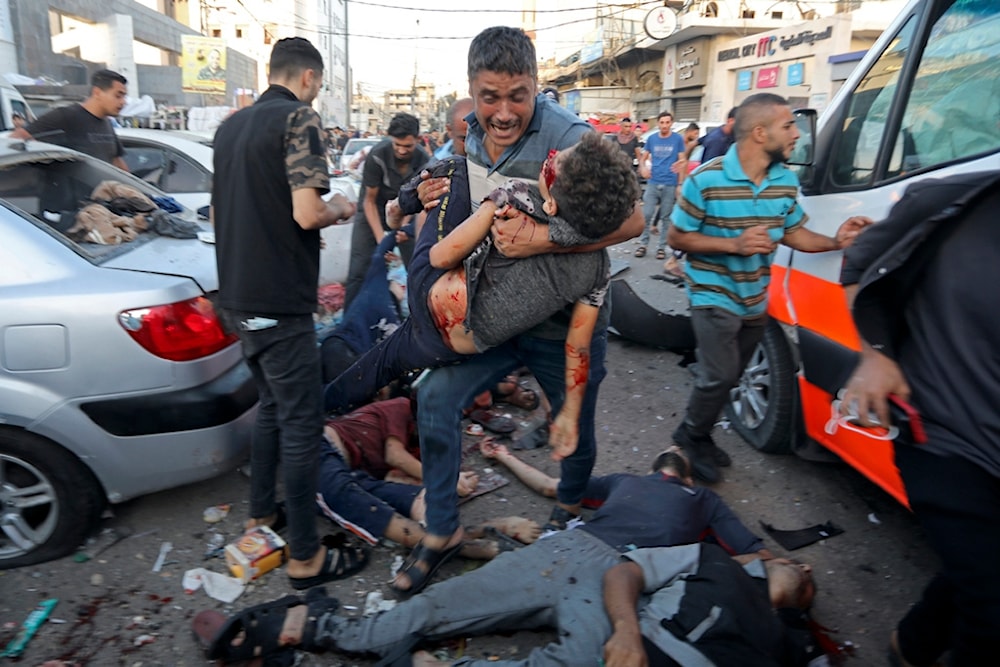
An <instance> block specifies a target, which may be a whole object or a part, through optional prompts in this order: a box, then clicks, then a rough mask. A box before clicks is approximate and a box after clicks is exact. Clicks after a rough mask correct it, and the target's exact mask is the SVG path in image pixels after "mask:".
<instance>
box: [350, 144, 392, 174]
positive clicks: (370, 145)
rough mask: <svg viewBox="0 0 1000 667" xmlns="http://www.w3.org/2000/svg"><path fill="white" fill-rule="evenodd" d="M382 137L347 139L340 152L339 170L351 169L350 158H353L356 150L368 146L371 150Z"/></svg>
mask: <svg viewBox="0 0 1000 667" xmlns="http://www.w3.org/2000/svg"><path fill="white" fill-rule="evenodd" d="M382 139H383V137H364V138H361V137H357V138H354V139H350V140H348V142H347V143H346V144H345V145H344V152H343V153H341V154H340V170H341V171H343V172H349V171H351V160H353V159H354V157H355V153H357V152H358V151H360V150H362V149H364V148H366V147H367V148H368V149H369V150H371V149H372V148H374V147H375V146H377V145H378V143H379V142H380V141H382Z"/></svg>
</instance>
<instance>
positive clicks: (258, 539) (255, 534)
mask: <svg viewBox="0 0 1000 667" xmlns="http://www.w3.org/2000/svg"><path fill="white" fill-rule="evenodd" d="M287 559H288V545H287V544H286V543H285V541H284V540H283V539H281V537H279V536H278V534H277V533H275V532H274V531H273V530H271V529H270V528H268V527H267V526H255V527H253V528H251V529H250V530H248V531H247V532H245V533H244V534H243V535H242V536H241V537H240V538H239V539H238V540H236V541H235V542H233V543H231V544H227V545H226V565H228V566H229V570H230V571H231V572H232V573H233V576H234V577H236V578H237V579H240V580H242V581H243V582H244V583H246V582H248V581H251V580H253V579H257V578H258V577H260V576H261V575H262V574H264V573H266V572H270V571H271V570H273V569H274V568H276V567H280V566H281V565H282V564H283V563H284V562H285V561H286V560H287Z"/></svg>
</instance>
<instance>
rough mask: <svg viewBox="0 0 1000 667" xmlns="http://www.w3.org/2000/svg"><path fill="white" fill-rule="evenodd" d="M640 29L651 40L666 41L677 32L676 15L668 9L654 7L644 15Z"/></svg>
mask: <svg viewBox="0 0 1000 667" xmlns="http://www.w3.org/2000/svg"><path fill="white" fill-rule="evenodd" d="M642 27H643V28H644V29H645V31H646V34H647V35H649V36H650V38H651V39H656V40H660V39H666V38H667V37H670V35H672V34H674V32H675V31H676V30H677V14H676V13H674V10H672V9H670V8H669V7H654V8H653V9H651V10H650V11H649V13H648V14H646V18H645V20H644V21H643V22H642Z"/></svg>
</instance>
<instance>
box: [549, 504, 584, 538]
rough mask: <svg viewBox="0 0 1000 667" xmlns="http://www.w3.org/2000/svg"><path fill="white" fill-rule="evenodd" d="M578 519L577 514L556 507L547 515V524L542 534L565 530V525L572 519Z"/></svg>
mask: <svg viewBox="0 0 1000 667" xmlns="http://www.w3.org/2000/svg"><path fill="white" fill-rule="evenodd" d="M579 518H580V515H579V514H573V513H572V512H570V511H569V510H568V509H565V508H563V507H560V506H559V505H556V506H555V507H553V508H552V514H550V515H549V522H548V523H546V524H545V526H544V527H543V528H542V532H543V533H547V532H549V531H560V530H566V524H568V523H569V522H570V521H572V520H573V519H579Z"/></svg>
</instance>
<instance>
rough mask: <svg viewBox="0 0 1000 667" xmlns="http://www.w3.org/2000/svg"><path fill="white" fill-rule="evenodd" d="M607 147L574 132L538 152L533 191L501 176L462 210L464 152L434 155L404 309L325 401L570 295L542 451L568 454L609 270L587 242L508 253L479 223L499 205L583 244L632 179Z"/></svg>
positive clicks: (452, 355)
mask: <svg viewBox="0 0 1000 667" xmlns="http://www.w3.org/2000/svg"><path fill="white" fill-rule="evenodd" d="M613 148H614V147H613V146H611V145H610V144H608V142H606V141H604V140H603V139H602V138H601V137H600V135H597V134H588V135H585V136H584V137H583V138H582V139H581V141H580V143H578V144H577V145H575V146H573V147H571V148H568V149H565V150H563V151H560V152H555V151H553V152H552V153H551V154H550V156H549V159H548V160H546V162H545V164H544V165H543V167H542V171H541V174H540V175H539V183H538V187H537V188H535V187H534V186H529V185H527V184H526V183H524V182H523V181H516V180H509V181H507V182H505V183H504V184H503V185H502V186H501V187H499V188H497V189H496V190H494V191H493V192H492V193H491V194H490V195H489V197H488V198H487V200H486V201H484V202H483V203H482V205H481V206H480V207H479V209H478V210H477V211H476V212H475V213H474V214H473V215H472V216H471V217H469V218H467V219H465V218H464V216H465V215H466V214H467V212H468V211H469V210H471V206H470V204H469V202H468V176H467V173H466V165H465V162H464V160H463V159H462V158H455V157H453V158H448V159H447V160H444V161H442V162H440V163H438V165H437V166H436V167H435V175H446V176H448V177H450V178H451V179H452V188H451V193H450V194H449V195H448V197H446V198H444V199H443V200H442V201H441V203H440V205H439V206H438V208H437V209H435V210H434V211H432V212H431V214H430V215H428V217H427V220H426V221H425V223H424V225H423V227H422V228H421V230H420V231H419V233H418V237H417V243H416V248H415V250H414V254H413V259H412V261H411V264H410V267H409V286H408V298H409V306H410V317H409V319H407V320H406V321H405V322H404V323H403V324H402V325H401V326H400V327H399V328H398V329H397V330H396V331H394V332H393V333H392V334H391V335H390V336H388V337H386V338H385V339H384V340H383V341H381V342H380V343H379V344H377V345H376V346H375V347H374V348H372V349H371V350H369V351H368V352H367V353H366V354H365V355H364V356H362V357H361V358H360V359H359V360H358V361H357V362H356V363H355V364H354V365H353V366H352V367H351V368H349V369H348V370H347V371H345V372H344V373H343V374H341V375H340V376H339V377H338V378H337V379H336V380H334V381H333V382H331V383H329V384H328V385H327V386H326V388H325V406H326V409H327V410H344V409H346V408H348V407H350V406H352V405H358V404H362V403H365V402H367V401H368V400H369V399H370V398H371V396H372V395H373V394H374V393H375V392H376V391H377V390H378V389H380V388H381V387H383V386H384V385H386V384H388V383H389V382H390V381H392V380H393V379H395V378H396V377H398V376H400V375H402V374H403V373H405V372H407V371H410V370H413V369H417V368H429V367H436V366H442V365H446V364H449V363H452V362H456V361H459V360H461V359H462V358H464V357H465V356H467V355H470V354H475V353H477V352H482V351H484V350H487V349H489V348H491V347H494V346H496V345H499V344H500V343H502V342H504V341H506V340H508V339H510V338H512V337H514V336H516V335H517V334H519V333H523V332H525V331H527V330H529V329H530V328H532V327H533V326H535V325H537V324H539V323H540V322H542V321H544V320H545V319H546V318H548V317H549V316H551V315H552V314H553V313H555V312H558V311H559V310H560V309H562V308H564V307H565V306H566V305H567V304H574V305H573V314H572V324H571V326H570V329H569V331H570V333H569V335H568V337H567V340H566V400H565V402H564V404H563V407H562V410H560V413H559V415H558V416H557V417H556V419H555V421H554V423H553V426H552V428H551V430H550V438H549V444H550V445H552V447H553V450H554V451H553V458H554V459H556V460H559V459H562V458H564V457H566V456H568V455H569V454H571V453H572V452H573V451H574V450H575V449H576V440H577V429H578V427H577V422H578V417H579V410H580V404H581V402H582V399H583V394H584V391H585V389H586V384H587V383H586V378H587V373H588V370H589V348H590V339H591V336H592V334H593V330H594V326H595V323H596V321H597V314H598V310H599V308H600V306H601V304H602V303H603V301H604V297H605V294H606V292H607V287H608V281H609V279H610V262H609V259H608V255H607V253H606V252H605V251H604V250H597V251H593V252H578V253H553V254H546V255H536V256H533V257H527V258H523V259H510V258H507V257H504V256H503V255H501V254H500V253H499V251H498V250H497V249H496V248H495V247H494V245H493V243H492V240H491V238H490V237H489V232H490V228H491V226H492V224H493V220H494V216H495V215H504V213H505V212H506V211H507V210H508V207H512V208H514V209H517V210H519V211H522V212H524V213H526V214H527V215H529V216H531V217H532V218H533V219H535V220H537V221H540V222H543V223H545V224H547V225H549V226H550V227H552V228H553V229H552V230H550V232H549V236H550V238H553V239H555V240H558V241H559V242H560V243H561V244H562V245H565V246H584V245H586V244H588V243H590V242H592V241H594V240H596V239H599V238H602V237H604V236H606V235H607V234H609V233H610V232H612V231H613V230H615V229H617V228H618V227H619V226H620V225H621V224H622V223H623V222H624V221H625V220H626V219H627V218H628V217H629V216H630V215H631V214H632V212H633V210H634V208H635V202H636V200H637V198H638V195H639V186H638V183H637V181H636V179H635V175H634V173H633V172H632V168H631V165H630V164H629V163H628V160H626V159H625V158H624V156H623V154H622V152H621V151H617V150H611V149H613ZM557 214H558V217H557ZM460 220H464V221H462V222H460V223H459V221H460Z"/></svg>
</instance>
